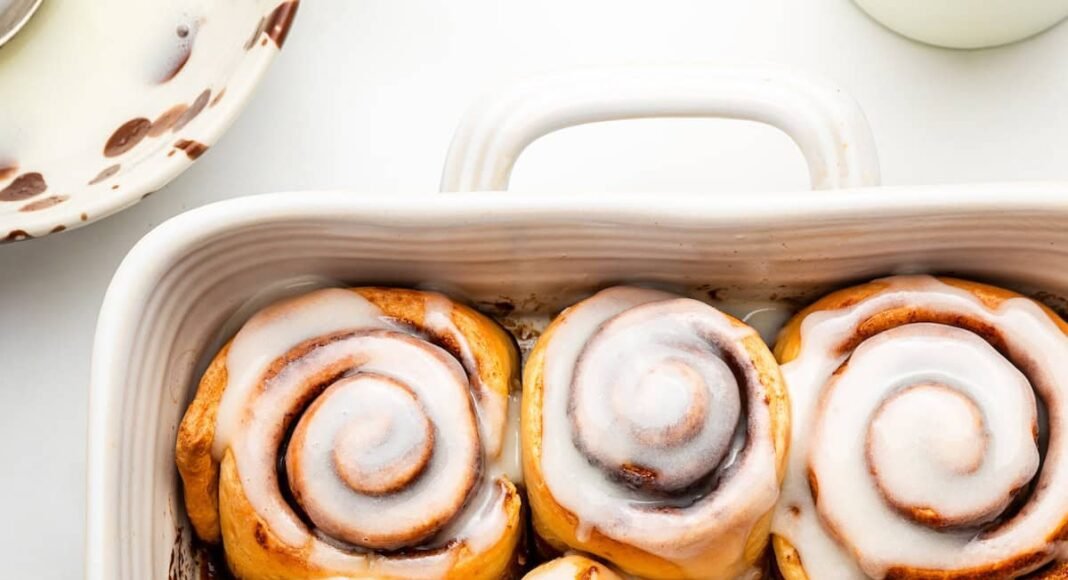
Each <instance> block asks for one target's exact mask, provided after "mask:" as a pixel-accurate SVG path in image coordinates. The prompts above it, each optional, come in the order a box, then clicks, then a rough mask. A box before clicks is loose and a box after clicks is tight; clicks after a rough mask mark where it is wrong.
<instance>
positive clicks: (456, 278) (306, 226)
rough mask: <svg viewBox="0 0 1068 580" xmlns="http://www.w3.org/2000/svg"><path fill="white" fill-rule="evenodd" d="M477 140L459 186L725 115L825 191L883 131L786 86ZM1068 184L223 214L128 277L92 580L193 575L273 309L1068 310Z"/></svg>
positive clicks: (100, 403) (624, 82)
mask: <svg viewBox="0 0 1068 580" xmlns="http://www.w3.org/2000/svg"><path fill="white" fill-rule="evenodd" d="M491 102H493V103H498V105H496V106H480V107H478V108H477V109H476V110H477V111H478V112H477V113H475V114H474V115H473V116H472V117H470V118H468V120H467V121H465V123H464V124H463V126H462V127H461V130H460V132H459V133H458V137H457V140H456V141H455V142H454V144H453V149H452V153H451V155H450V158H449V162H448V164H447V168H446V172H445V180H444V183H445V187H446V188H448V189H486V188H490V189H503V186H504V185H505V184H506V183H507V176H508V174H509V171H510V169H511V166H512V164H513V163H514V161H515V158H516V157H517V156H518V154H519V152H520V151H521V150H522V148H523V147H524V146H525V145H526V144H527V143H529V142H530V141H532V140H533V139H534V138H536V137H537V136H538V135H540V134H543V133H545V132H547V131H550V130H553V129H556V128H560V127H563V126H567V125H569V124H575V123H580V122H588V121H592V120H600V119H610V118H625V117H634V116H662V115H675V116H680V115H716V116H732V117H742V118H749V119H756V120H761V121H764V122H768V123H771V124H773V125H775V126H777V127H779V128H781V129H783V130H785V131H786V132H787V133H789V134H790V135H791V136H792V137H793V138H794V139H795V140H796V141H797V142H798V144H799V145H800V147H801V149H802V152H803V153H804V154H805V156H806V159H807V160H808V162H809V167H810V169H811V171H812V174H813V183H814V185H816V186H817V187H838V186H857V185H866V184H867V185H870V184H873V183H874V182H876V181H877V175H878V172H877V166H876V163H875V156H874V153H873V149H872V146H871V138H870V135H868V132H867V125H866V124H865V123H864V121H863V117H862V115H860V113H859V110H858V109H856V107H855V105H853V104H852V102H851V101H849V100H848V99H845V98H843V97H841V95H840V93H838V92H836V91H834V90H830V89H827V88H826V87H823V86H822V85H819V84H813V83H811V82H808V81H805V80H803V79H799V78H797V77H794V76H791V75H783V74H782V73H780V72H770V73H769V72H768V71H759V72H755V73H754V72H746V71H728V72H724V71H718V70H717V71H709V70H707V69H693V68H686V69H656V70H643V71H633V70H630V71H626V73H625V74H623V73H621V71H611V72H608V73H603V72H585V73H581V74H580V76H578V77H560V78H555V79H550V80H548V81H543V82H539V83H534V84H531V85H527V86H524V87H521V88H519V89H517V90H514V91H511V92H507V93H505V94H503V95H498V97H497V98H496V100H494V101H491ZM1066 263H1068V184H1007V185H984V186H959V187H944V186H943V187H924V188H903V189H896V188H871V187H869V188H860V189H853V190H848V191H833V192H826V191H825V192H794V193H789V194H767V195H748V196H745V197H730V196H717V197H716V198H715V199H708V198H702V197H701V196H695V195H673V194H657V195H621V196H590V195H572V196H559V195H555V196H517V195H515V194H506V193H455V194H435V195H423V196H418V197H382V196H374V195H354V194H351V193H343V192H324V193H308V192H302V193H299V194H297V193H280V194H270V195H262V196H255V197H250V198H243V199H235V200H230V201H225V202H221V203H217V204H213V205H211V206H207V207H204V208H200V209H196V210H193V211H191V212H188V213H186V214H184V215H182V216H179V217H177V218H174V219H173V220H170V221H168V222H167V223H165V224H163V225H161V226H160V227H158V228H157V229H156V230H155V231H153V232H152V233H150V234H149V235H148V236H146V237H145V238H144V239H143V240H142V241H141V242H140V243H139V244H138V245H137V246H136V247H135V248H134V249H133V250H132V251H131V252H130V254H129V256H128V257H127V258H126V260H125V261H124V262H123V264H122V266H121V267H120V269H119V271H118V272H117V273H116V275H115V278H114V280H113V282H112V285H111V287H110V289H109V290H108V293H107V297H106V299H105V301H104V305H103V308H102V310H101V314H100V322H99V327H98V330H97V336H96V347H95V352H94V355H93V370H92V386H91V397H90V433H89V466H90V467H89V477H88V482H89V483H88V485H89V498H88V505H89V513H88V545H87V577H88V578H91V579H94V580H104V579H109V580H110V579H143V578H160V577H165V576H166V575H167V574H168V573H170V574H171V577H180V578H187V577H195V576H194V575H193V573H192V568H193V567H194V561H193V560H194V559H193V558H192V557H191V555H190V553H189V538H190V532H189V530H188V529H187V528H186V522H185V517H184V515H183V513H182V507H181V499H180V495H181V494H180V489H179V484H178V479H177V475H176V470H175V467H174V464H173V447H174V435H175V429H176V426H177V424H178V421H179V419H180V417H181V415H182V413H183V412H184V409H185V406H186V404H187V402H188V400H189V399H190V398H191V396H192V393H193V389H194V388H195V384H196V380H197V378H198V377H197V374H198V373H199V371H200V370H201V368H202V365H203V363H204V361H205V357H208V356H211V355H212V354H213V352H214V349H215V348H217V346H218V345H219V342H220V341H221V340H222V339H224V338H225V337H226V335H227V333H228V332H233V330H234V329H235V326H236V324H238V323H239V322H240V321H241V320H242V319H243V318H245V317H247V316H248V315H250V314H251V310H252V308H250V307H249V306H248V305H249V304H250V301H251V303H262V302H263V301H264V300H265V295H269V296H277V295H279V294H285V293H294V292H299V291H301V290H304V289H306V288H307V287H308V286H311V285H315V284H321V283H322V281H323V280H335V281H341V282H345V283H352V284H398V285H406V286H410V285H432V286H435V287H438V288H443V289H446V290H448V291H449V292H450V293H451V294H453V295H454V296H456V297H459V298H462V299H465V300H468V301H470V302H471V303H473V304H475V305H477V306H482V307H483V308H484V309H485V310H487V312H490V313H493V314H500V313H502V312H505V311H508V310H512V309H513V308H514V312H512V313H511V315H510V316H511V317H512V318H515V317H517V316H522V315H525V314H535V315H545V314H549V313H552V312H554V311H557V310H559V309H560V308H562V307H564V306H566V305H568V304H570V303H572V302H573V301H574V300H575V299H577V298H578V297H580V296H582V295H585V294H588V293H590V292H591V291H593V290H594V289H596V288H599V287H603V286H605V285H607V284H612V283H616V282H620V281H643V282H648V283H655V284H662V285H669V286H672V287H675V288H678V289H679V290H680V291H684V292H688V293H690V294H692V295H694V296H701V297H705V298H709V297H715V298H718V299H727V300H731V299H739V300H741V299H777V300H784V299H785V300H787V302H788V303H789V301H790V300H794V301H803V300H805V299H806V298H807V297H810V296H813V295H815V294H817V293H820V292H823V291H826V290H827V289H829V288H831V287H835V286H840V285H843V284H845V283H848V282H852V281H855V280H860V279H866V278H871V277H874V276H879V275H883V274H889V273H895V272H902V271H908V272H914V271H933V272H943V273H953V274H957V275H961V276H967V277H974V278H980V279H984V280H991V281H995V282H997V283H1000V284H1004V285H1007V286H1009V287H1013V288H1016V289H1020V290H1022V291H1024V292H1027V293H1030V294H1032V295H1036V296H1038V297H1039V298H1040V299H1044V300H1046V301H1047V302H1050V303H1052V304H1053V305H1054V306H1055V307H1060V306H1061V305H1060V304H1058V303H1057V300H1058V299H1057V297H1058V296H1068V269H1066V268H1065V264H1066Z"/></svg>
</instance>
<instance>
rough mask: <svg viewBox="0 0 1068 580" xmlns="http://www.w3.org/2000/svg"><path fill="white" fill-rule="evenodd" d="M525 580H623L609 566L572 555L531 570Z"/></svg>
mask: <svg viewBox="0 0 1068 580" xmlns="http://www.w3.org/2000/svg"><path fill="white" fill-rule="evenodd" d="M523 580H622V578H621V577H620V576H619V574H616V573H615V572H613V571H612V570H611V569H610V568H609V567H608V566H605V565H604V564H602V563H600V562H598V561H596V560H591V559H589V558H587V557H585V556H579V555H578V554H572V555H569V556H564V557H562V558H557V559H555V560H550V561H548V562H546V563H544V564H542V565H541V566H538V567H537V568H535V569H533V570H531V571H530V572H528V573H527V575H526V576H523Z"/></svg>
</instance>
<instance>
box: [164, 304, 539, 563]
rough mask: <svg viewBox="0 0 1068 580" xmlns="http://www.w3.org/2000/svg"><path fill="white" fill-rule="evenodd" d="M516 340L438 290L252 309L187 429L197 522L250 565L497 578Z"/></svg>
mask: <svg viewBox="0 0 1068 580" xmlns="http://www.w3.org/2000/svg"><path fill="white" fill-rule="evenodd" d="M517 366H518V357H517V353H516V350H515V348H514V345H513V342H512V340H511V339H510V337H509V336H508V335H507V334H506V333H505V332H504V331H503V330H502V329H500V327H498V326H497V325H496V324H494V323H493V322H491V321H490V320H489V319H487V318H485V317H483V316H482V315H480V314H478V313H476V312H475V311H473V310H471V309H469V308H466V307H464V306H461V305H458V304H454V303H452V302H451V301H450V300H449V299H447V298H445V297H443V296H440V295H438V294H432V293H425V292H417V291H412V290H397V289H381V288H356V289H351V290H343V289H328V290H320V291H317V292H313V293H311V294H308V295H305V296H301V297H298V298H295V299H291V300H287V301H284V302H281V303H278V304H275V305H273V306H270V307H268V308H267V309H265V310H263V311H261V312H259V313H258V314H256V315H255V316H253V317H252V319H251V320H249V321H248V322H247V323H246V324H245V325H244V326H243V327H242V328H241V330H240V331H239V332H238V333H237V335H236V336H235V337H234V339H233V340H232V341H231V342H230V343H229V344H227V345H226V346H225V347H224V348H223V349H222V350H221V352H219V353H218V355H217V356H216V357H215V359H214V360H213V361H212V363H211V365H210V367H209V368H208V370H207V372H206V373H205V375H204V377H203V379H202V381H201V384H200V387H199V389H198V391H197V394H196V397H195V399H194V400H193V402H192V403H191V405H190V407H189V409H188V411H187V412H186V415H185V418H184V419H183V421H182V424H181V426H180V428H179V432H178V440H177V464H178V470H179V473H180V474H181V476H182V480H183V484H184V490H185V500H186V501H185V503H186V507H187V511H188V515H189V518H190V520H191V522H192V524H193V527H194V529H195V531H196V533H197V534H198V535H199V536H200V537H201V538H202V539H204V540H207V541H209V542H219V541H221V542H222V544H223V548H224V552H225V555H226V559H227V562H228V564H229V566H230V568H231V570H232V571H233V572H234V574H235V575H236V576H238V577H240V578H326V577H347V578H369V577H374V578H382V577H386V578H443V577H444V578H500V577H501V576H502V575H504V574H505V573H506V571H508V570H509V567H510V566H511V565H512V562H513V552H514V551H515V549H516V546H517V542H518V538H519V536H520V532H521V522H520V507H521V506H520V498H519V495H518V494H517V492H516V488H515V486H514V484H513V483H512V481H511V480H510V478H509V475H508V473H506V471H507V466H508V464H509V457H508V455H509V453H508V451H509V449H508V446H507V445H506V442H507V438H508V437H507V432H508V430H509V424H508V417H509V409H508V407H509V394H510V388H511V385H512V384H513V383H514V382H515V381H516V371H517Z"/></svg>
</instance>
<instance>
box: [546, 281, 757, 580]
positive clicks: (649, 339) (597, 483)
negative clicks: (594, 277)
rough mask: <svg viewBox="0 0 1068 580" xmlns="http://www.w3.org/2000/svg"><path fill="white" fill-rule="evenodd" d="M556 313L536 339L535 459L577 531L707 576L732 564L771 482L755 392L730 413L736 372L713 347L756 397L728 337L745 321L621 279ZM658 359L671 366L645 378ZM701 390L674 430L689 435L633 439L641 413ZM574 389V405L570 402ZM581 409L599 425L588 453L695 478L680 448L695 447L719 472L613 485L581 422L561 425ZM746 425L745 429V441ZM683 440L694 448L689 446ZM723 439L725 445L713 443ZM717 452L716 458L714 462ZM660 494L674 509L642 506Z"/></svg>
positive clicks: (659, 419) (738, 568)
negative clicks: (698, 481) (539, 384)
mask: <svg viewBox="0 0 1068 580" xmlns="http://www.w3.org/2000/svg"><path fill="white" fill-rule="evenodd" d="M562 317H563V318H562V320H561V321H560V323H559V324H558V325H557V326H556V327H555V328H554V330H553V334H552V336H551V339H550V342H549V344H548V345H547V347H546V353H545V367H544V371H543V381H544V385H543V388H544V393H543V397H544V398H543V408H542V410H541V415H542V456H541V469H542V472H543V474H544V478H545V483H546V486H547V487H548V488H549V490H550V491H551V492H552V494H553V497H554V499H555V500H556V502H557V503H559V504H560V505H561V506H563V507H564V508H566V509H567V510H568V511H570V512H571V513H573V514H575V515H576V517H577V518H578V519H579V523H578V528H577V530H576V534H577V535H578V537H579V540H580V541H584V540H585V539H587V538H588V537H589V534H591V533H592V530H593V529H594V528H596V529H597V530H598V531H599V532H600V533H602V534H604V535H606V536H608V537H611V538H613V539H616V540H617V541H621V542H624V543H627V544H630V545H633V546H637V547H639V548H641V549H644V550H646V551H649V552H651V553H654V554H657V555H659V556H661V557H664V558H667V559H669V560H673V561H675V562H677V563H678V564H679V565H680V566H681V567H683V568H684V569H687V570H688V571H689V572H690V573H691V574H692V575H693V576H694V577H704V576H707V569H710V568H711V569H720V570H733V571H734V572H733V575H736V574H741V573H744V571H745V568H746V565H745V564H744V562H742V561H741V557H742V556H741V555H742V552H743V546H744V543H745V540H746V539H747V538H748V536H749V533H750V531H751V530H752V527H753V525H754V524H755V523H756V521H757V520H758V519H759V518H760V517H761V516H762V515H763V514H765V513H767V512H768V511H769V510H770V509H771V508H772V506H773V505H774V502H775V499H776V497H777V495H778V489H777V487H778V486H777V482H776V473H775V452H774V448H773V445H772V442H771V439H770V426H771V418H770V414H769V410H768V407H767V405H764V404H752V405H749V406H748V412H747V416H746V417H745V420H744V421H738V419H739V411H738V396H739V384H738V382H737V380H736V378H735V376H734V375H733V374H732V372H731V371H730V369H729V368H728V367H727V365H726V364H724V360H723V354H724V352H725V353H728V354H729V355H730V356H731V357H732V358H733V359H734V360H736V361H739V365H740V366H741V367H742V368H741V369H740V372H741V373H743V375H744V378H745V381H744V382H745V383H746V385H747V386H746V387H742V388H748V389H749V390H748V391H747V397H748V400H750V401H762V400H763V397H764V394H765V392H764V388H763V385H761V384H760V382H759V379H758V377H756V376H755V372H756V371H755V368H754V367H753V365H752V362H751V360H750V359H749V357H748V355H747V353H746V352H745V350H744V348H742V347H741V345H740V342H739V341H740V339H742V338H744V337H747V336H754V335H755V332H754V331H753V330H752V329H749V328H739V327H736V326H734V325H732V324H731V323H730V321H729V320H728V319H727V318H726V317H725V316H724V315H722V314H720V313H719V312H718V311H716V310H715V309H714V308H712V307H711V306H708V305H707V304H704V303H701V302H698V301H696V300H690V299H686V298H679V297H678V296H676V295H673V294H669V293H665V292H661V291H657V290H647V289H640V288H629V287H617V288H610V289H608V290H604V291H602V292H600V293H598V294H597V295H595V296H593V297H592V298H590V299H588V300H586V301H583V302H581V303H579V304H577V305H575V306H573V307H572V308H570V309H568V310H567V311H565V312H564V314H563V315H562ZM580 359H581V360H580ZM650 373H652V374H651V375H650ZM658 373H660V374H659V377H660V378H664V377H667V378H668V379H670V380H668V381H664V382H659V383H658V384H655V385H654V384H652V383H643V380H650V379H652V378H656V377H657V374H658ZM576 388H577V390H576ZM587 389H588V390H589V392H587ZM616 389H619V390H616ZM653 389H660V394H661V396H662V397H664V398H666V400H667V402H668V403H669V404H663V405H662V404H660V403H659V402H658V401H656V396H655V394H653V393H650V391H651V390H653ZM667 391H675V392H674V393H668V392H667ZM702 398H703V399H706V403H708V404H707V407H706V408H705V409H704V412H703V413H702V414H701V417H700V423H699V425H698V428H697V429H696V430H689V431H688V432H687V435H686V436H685V437H681V439H682V440H689V442H688V443H687V442H683V441H680V442H677V443H673V445H675V444H677V445H679V447H677V448H671V446H670V445H669V446H661V447H655V446H648V447H646V446H642V445H639V444H638V443H636V440H637V439H639V438H640V437H641V432H642V429H641V426H642V425H643V424H644V425H646V426H664V425H677V424H681V423H685V419H686V417H687V414H688V413H689V412H690V411H692V410H693V408H692V407H691V406H689V405H688V404H687V403H690V402H693V401H695V400H698V399H702ZM650 399H652V400H653V403H649V401H650ZM643 401H644V403H643ZM572 403H574V404H575V405H576V408H579V407H581V409H580V410H578V412H577V413H575V414H574V415H573V416H570V415H569V405H571V404H572ZM590 407H599V408H600V409H597V408H594V409H591V408H590ZM639 407H645V408H647V407H653V408H652V409H651V410H649V409H642V408H639ZM613 409H614V411H613ZM573 419H574V420H576V421H577V422H576V423H574V424H573V422H572V420H573ZM587 421H589V424H590V425H596V426H598V427H599V428H600V430H601V432H602V435H599V436H591V437H589V438H587V440H586V442H587V443H588V444H590V445H596V446H597V449H596V450H595V451H594V453H595V454H596V455H597V457H598V458H599V459H600V460H601V463H602V464H603V463H605V461H604V459H605V458H606V457H607V458H610V459H611V461H620V460H624V459H626V460H629V461H627V462H628V463H631V464H639V465H644V464H650V465H654V466H655V467H656V471H658V472H659V474H666V476H667V477H668V478H671V477H674V476H675V475H679V474H682V476H681V477H682V479H683V480H684V482H685V481H686V480H689V481H693V479H692V478H693V477H694V476H693V474H692V473H690V472H689V470H690V468H691V465H692V464H691V462H698V463H699V464H700V462H701V459H702V458H705V459H706V461H705V462H704V463H703V465H702V466H703V468H704V472H705V473H708V472H715V473H717V474H718V475H719V476H720V479H719V483H718V486H717V487H716V489H715V490H713V491H712V492H711V493H705V494H703V495H702V494H701V493H700V492H690V491H688V490H687V491H682V492H681V493H678V494H674V495H672V493H671V492H668V497H664V496H663V495H661V494H655V493H654V494H650V493H645V492H643V491H640V490H636V489H634V488H633V487H631V486H628V485H624V484H622V483H620V482H619V481H618V480H617V479H613V478H612V477H610V476H609V475H608V474H607V473H606V471H605V470H603V469H602V468H601V467H599V466H598V465H596V464H595V463H594V462H592V461H591V460H589V459H588V457H587V455H586V454H584V453H583V449H582V448H580V446H579V444H578V442H579V441H581V440H582V436H581V434H578V435H576V434H575V433H574V427H573V425H579V424H585V423H587ZM734 423H738V424H739V425H737V426H736V425H735V424H734ZM636 426H637V427H638V428H637V429H635V427H636ZM736 427H737V428H736ZM613 429H614V431H613ZM746 430H748V433H750V434H751V436H750V437H749V438H748V440H747V441H746V436H745V432H746ZM604 433H614V435H613V436H612V437H607V436H604V435H603V434H604ZM732 442H733V443H732ZM739 443H743V444H744V445H745V446H746V447H745V450H744V452H739V451H738V449H739V448H740V447H742V445H740V444H739ZM691 444H692V445H693V447H694V448H692V449H687V448H686V446H687V445H691ZM725 446H730V451H729V452H724V451H723V449H724V448H725ZM708 457H711V458H712V461H707V458H708ZM718 457H724V460H723V463H722V464H721V465H718V466H717V464H718V463H719V461H718V459H717V458H718ZM608 471H615V470H612V469H609V470H608ZM617 473H618V472H617ZM664 487H666V488H673V487H674V486H673V485H671V484H668V485H665V486H664ZM665 506H673V509H651V508H663V507H665ZM713 545H714V546H715V548H716V549H715V550H713V551H712V552H714V555H712V556H711V558H712V559H711V560H710V559H709V558H710V556H709V555H708V554H709V550H708V548H710V547H711V546H713ZM699 558H703V559H702V560H700V561H699V560H698V559H699Z"/></svg>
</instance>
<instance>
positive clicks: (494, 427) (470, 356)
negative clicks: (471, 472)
mask: <svg viewBox="0 0 1068 580" xmlns="http://www.w3.org/2000/svg"><path fill="white" fill-rule="evenodd" d="M427 296H428V298H427V300H426V302H425V303H424V307H425V308H426V312H425V314H424V315H423V317H424V319H425V320H424V321H423V322H424V324H425V325H426V328H427V330H429V331H430V332H431V333H433V334H435V335H438V336H447V337H449V338H450V339H451V340H452V341H453V342H455V344H456V345H457V346H458V347H459V349H460V360H461V361H463V364H464V368H466V369H468V372H467V374H468V378H469V379H470V380H471V383H472V388H473V389H474V390H475V393H476V397H477V398H478V401H479V405H478V416H479V422H480V423H481V424H482V433H483V435H484V437H485V441H484V445H485V448H486V455H487V456H489V457H491V458H495V457H497V456H498V455H499V454H500V452H501V445H502V444H503V441H504V433H505V427H506V426H507V425H506V423H507V420H508V410H507V407H506V406H507V403H508V400H507V399H505V398H502V397H499V396H497V395H496V394H495V393H493V391H492V390H491V389H490V388H489V386H487V385H485V384H484V383H483V382H482V379H481V378H480V377H479V374H478V360H477V359H476V358H475V355H474V353H473V352H471V345H470V344H468V342H467V340H466V339H464V336H463V334H462V333H461V332H460V329H458V328H456V324H455V323H454V322H453V321H452V301H451V300H449V299H448V298H446V297H445V296H442V295H440V294H433V293H428V295H427Z"/></svg>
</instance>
